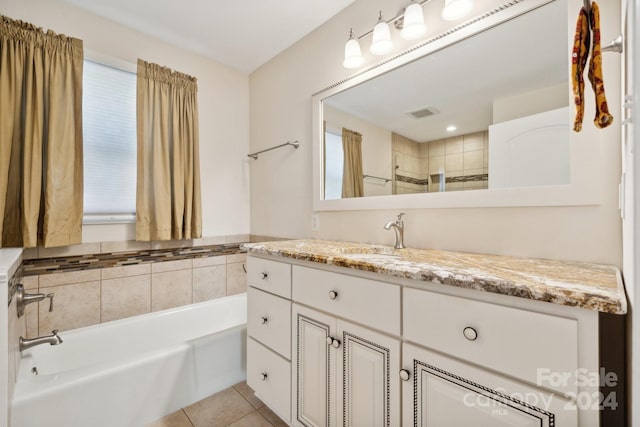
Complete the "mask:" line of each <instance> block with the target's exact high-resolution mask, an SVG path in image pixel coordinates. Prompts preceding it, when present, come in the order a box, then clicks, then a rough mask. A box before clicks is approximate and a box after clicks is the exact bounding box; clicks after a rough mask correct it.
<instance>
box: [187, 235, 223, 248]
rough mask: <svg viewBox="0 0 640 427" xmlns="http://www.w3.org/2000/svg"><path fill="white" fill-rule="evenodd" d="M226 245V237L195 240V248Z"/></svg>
mask: <svg viewBox="0 0 640 427" xmlns="http://www.w3.org/2000/svg"><path fill="white" fill-rule="evenodd" d="M224 243H226V236H208V237H201V238H199V239H193V246H210V245H222V244H224Z"/></svg>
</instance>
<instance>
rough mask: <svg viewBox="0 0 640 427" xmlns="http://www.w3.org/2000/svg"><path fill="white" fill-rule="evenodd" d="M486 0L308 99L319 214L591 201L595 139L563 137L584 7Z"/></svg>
mask: <svg viewBox="0 0 640 427" xmlns="http://www.w3.org/2000/svg"><path fill="white" fill-rule="evenodd" d="M487 3H489V2H487ZM491 3H492V5H491V8H490V9H487V10H486V11H481V13H480V14H479V15H477V16H475V17H473V18H471V19H470V20H469V21H466V22H464V23H461V24H458V25H457V26H456V27H453V28H449V29H447V30H446V31H444V32H442V33H439V34H434V35H433V36H432V37H431V38H428V39H427V40H425V41H424V42H423V43H422V44H420V45H418V46H416V47H414V48H412V49H409V50H407V51H405V52H403V53H402V54H399V55H397V56H395V57H392V58H390V59H389V60H386V61H383V62H381V63H379V64H375V65H373V66H372V67H371V68H369V69H365V70H363V71H361V72H359V73H357V74H356V75H354V76H351V77H350V78H347V79H345V80H342V81H340V82H338V83H336V84H334V85H332V86H330V87H329V88H327V89H325V90H323V91H322V92H319V93H318V94H316V95H314V97H313V108H314V117H313V119H314V128H313V129H314V135H313V136H314V168H315V169H314V209H315V210H342V209H370V208H375V209H379V208H396V207H403V208H411V207H464V206H522V205H539V206H542V205H566V204H592V203H593V201H594V200H597V197H598V196H597V190H598V188H599V186H600V184H599V183H598V175H597V172H598V170H597V169H598V167H597V160H598V157H597V151H598V150H597V145H596V144H597V142H596V141H595V140H594V139H593V138H586V135H585V134H586V133H587V132H583V135H580V136H576V135H575V134H574V133H573V132H570V122H571V120H572V116H573V112H574V110H573V106H572V105H570V101H571V99H572V98H571V93H570V84H569V68H570V47H571V38H572V29H571V28H570V26H571V25H570V21H572V19H570V17H569V13H568V11H569V10H572V9H573V7H572V6H574V3H575V6H576V10H578V9H579V3H580V2H579V1H577V0H519V1H518V0H510V1H506V2H505V1H494V2H491ZM496 4H498V6H497V7H496ZM428 5H429V4H427V6H428ZM425 13H426V14H428V13H429V11H428V10H426V11H425ZM345 134H346V135H347V136H346V137H345V136H344V135H345ZM353 135H356V137H355V139H354V138H352V137H351V136H353ZM580 138H582V139H585V141H584V143H582V142H581V143H580V144H577V143H576V141H578V140H579V139H580ZM586 139H588V141H587V140H586ZM353 146H359V149H355V150H354V149H352V147H353ZM354 153H355V154H354ZM587 164H590V166H589V167H586V166H585V165H587ZM354 165H355V166H354ZM467 190H482V191H467ZM453 193H457V194H456V195H454V194H453ZM446 194H448V195H446ZM372 196H375V197H372ZM398 196H401V197H398Z"/></svg>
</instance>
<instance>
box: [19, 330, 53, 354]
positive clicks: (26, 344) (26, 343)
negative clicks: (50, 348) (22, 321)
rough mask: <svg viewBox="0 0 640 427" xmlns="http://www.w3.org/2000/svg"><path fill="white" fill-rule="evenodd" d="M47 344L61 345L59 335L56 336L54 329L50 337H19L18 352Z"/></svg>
mask: <svg viewBox="0 0 640 427" xmlns="http://www.w3.org/2000/svg"><path fill="white" fill-rule="evenodd" d="M47 343H49V344H51V345H58V344H62V338H60V335H58V330H57V329H54V330H53V331H52V333H51V335H45V336H43V337H38V338H33V339H26V338H23V337H20V340H19V348H20V351H23V350H26V349H28V348H31V347H35V346H36V345H40V344H47Z"/></svg>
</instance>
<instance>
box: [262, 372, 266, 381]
mask: <svg viewBox="0 0 640 427" xmlns="http://www.w3.org/2000/svg"><path fill="white" fill-rule="evenodd" d="M267 377H268V375H267V373H266V372H263V373H261V374H260V379H261V380H262V381H266V380H267Z"/></svg>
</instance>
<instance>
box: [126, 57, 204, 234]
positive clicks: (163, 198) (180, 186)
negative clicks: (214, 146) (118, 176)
mask: <svg viewBox="0 0 640 427" xmlns="http://www.w3.org/2000/svg"><path fill="white" fill-rule="evenodd" d="M137 84H138V86H137V126H138V177H137V194H136V217H137V218H136V239H137V240H145V241H146V240H171V239H192V238H196V237H201V236H202V212H201V211H202V208H201V200H200V156H199V152H198V99H197V92H198V86H197V82H196V79H195V77H191V76H188V75H186V74H182V73H178V72H174V71H171V70H170V69H168V68H165V67H161V66H159V65H156V64H150V63H147V62H145V61H143V60H141V59H139V60H138V83H137Z"/></svg>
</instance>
